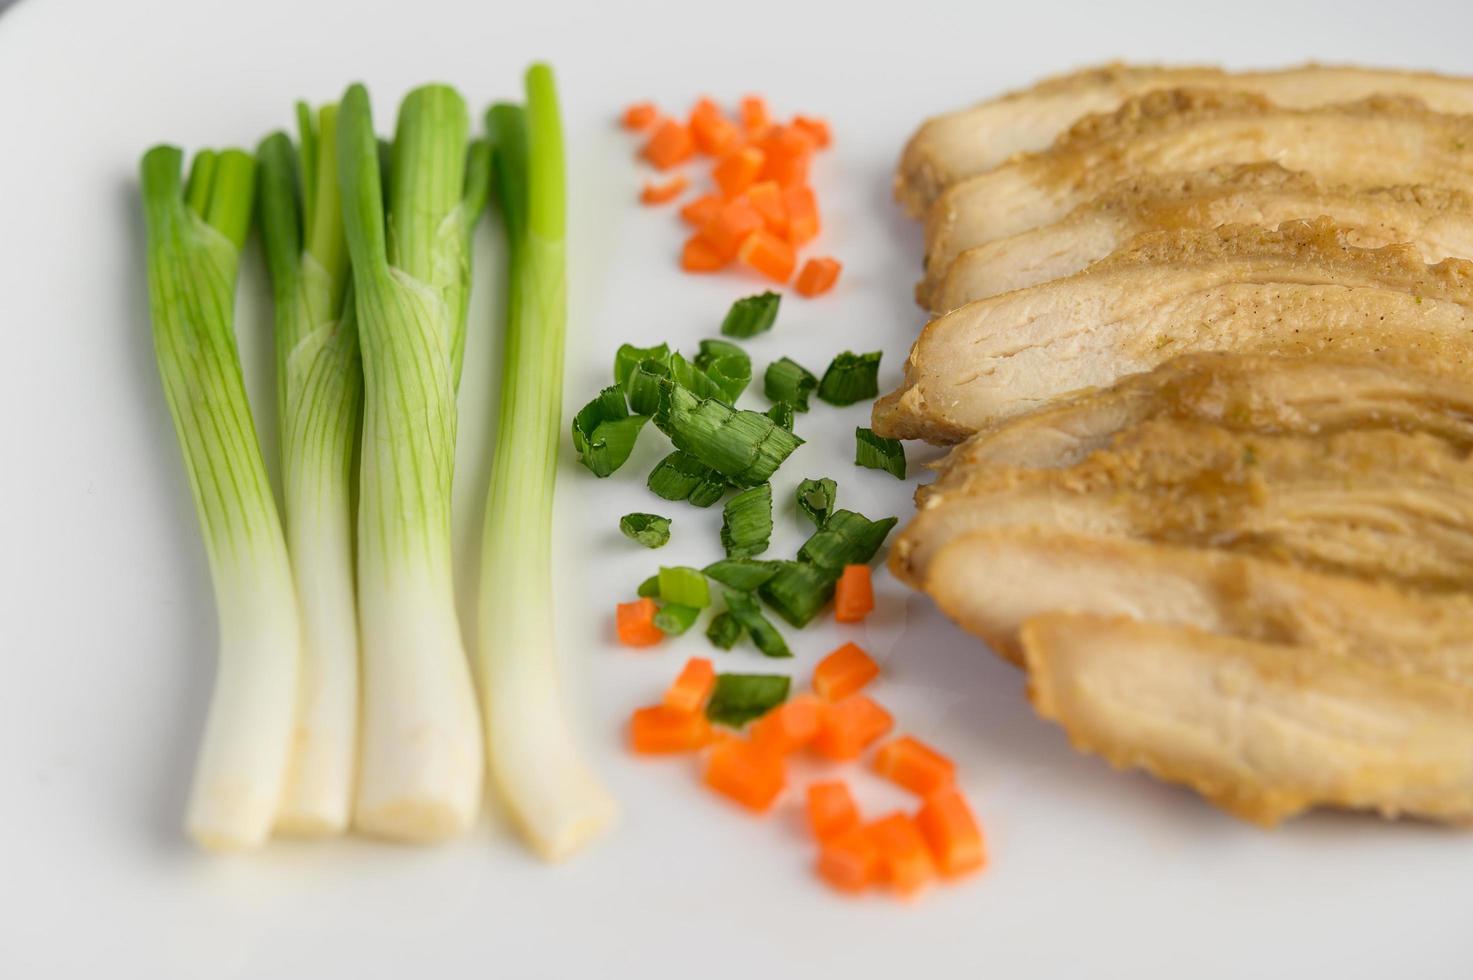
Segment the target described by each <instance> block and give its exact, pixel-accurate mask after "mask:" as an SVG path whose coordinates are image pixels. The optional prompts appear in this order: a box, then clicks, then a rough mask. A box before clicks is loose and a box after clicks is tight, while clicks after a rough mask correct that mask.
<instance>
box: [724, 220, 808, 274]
mask: <svg viewBox="0 0 1473 980" xmlns="http://www.w3.org/2000/svg"><path fill="white" fill-rule="evenodd" d="M759 220H760V219H759ZM737 258H739V259H741V260H742V262H743V263H744V264H745V265H747V266H750V267H751V268H752V269H755V270H756V271H757V272H759V273H761V274H762V275H764V276H766V277H767V278H769V279H771V280H772V281H773V282H787V281H788V280H789V279H791V278H793V268H794V267H795V266H796V265H797V264H798V255H797V253H796V252H794V251H793V246H792V245H789V244H788V243H787V242H785V241H783V240H782V239H781V238H778V237H777V236H776V235H774V234H773V233H772V232H770V231H765V230H763V229H760V228H759V229H758V230H757V231H754V232H752V233H751V234H750V235H748V236H747V237H746V239H745V240H743V241H742V244H741V247H739V248H738V249H737Z"/></svg>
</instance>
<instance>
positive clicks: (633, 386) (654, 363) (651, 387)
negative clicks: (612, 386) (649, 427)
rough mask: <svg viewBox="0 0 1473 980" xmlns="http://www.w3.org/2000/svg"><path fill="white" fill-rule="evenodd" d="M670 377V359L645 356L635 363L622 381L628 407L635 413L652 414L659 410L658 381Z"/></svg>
mask: <svg viewBox="0 0 1473 980" xmlns="http://www.w3.org/2000/svg"><path fill="white" fill-rule="evenodd" d="M668 377H670V361H669V358H668V357H667V358H666V359H665V360H663V361H661V360H658V359H656V358H653V357H647V358H645V359H644V360H642V361H640V362H639V363H638V364H636V365H635V366H634V368H633V370H632V371H631V373H630V375H629V379H628V380H627V381H626V382H625V383H624V390H625V391H626V392H628V394H629V407H630V408H631V409H633V411H634V412H635V414H637V415H650V416H653V415H654V414H655V413H656V412H658V411H659V410H660V398H661V397H662V395H661V390H662V389H661V387H660V382H661V381H663V380H664V379H665V378H668Z"/></svg>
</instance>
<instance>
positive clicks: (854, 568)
mask: <svg viewBox="0 0 1473 980" xmlns="http://www.w3.org/2000/svg"><path fill="white" fill-rule="evenodd" d="M816 262H833V259H809V260H808V263H807V264H806V265H804V266H803V271H802V272H800V273H798V292H800V293H803V280H804V279H805V278H806V277H808V276H809V270H810V269H812V268H813V265H814V263H816ZM838 264H839V263H837V262H834V265H835V266H837V265H838ZM835 275H838V273H837V272H835ZM803 295H805V296H808V295H811V294H809V293H803ZM874 608H875V587H874V583H873V582H872V581H871V580H870V570H869V566H868V565H845V566H844V571H843V573H842V574H840V575H839V584H838V585H837V586H835V588H834V618H835V619H836V620H838V621H839V622H841V623H860V622H863V621H864V617H866V616H868V615H869V614H870V613H871V612H873V611H874Z"/></svg>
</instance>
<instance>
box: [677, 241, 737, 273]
mask: <svg viewBox="0 0 1473 980" xmlns="http://www.w3.org/2000/svg"><path fill="white" fill-rule="evenodd" d="M726 261H727V260H726V259H724V258H722V257H721V255H720V253H718V252H717V251H716V249H715V247H714V246H713V245H712V244H711V243H710V242H708V241H706V239H704V238H702V237H701V236H700V235H694V236H692V237H690V238H688V239H686V242H685V247H684V248H682V249H681V251H680V267H681V268H682V269H684V270H685V271H686V272H716V271H717V270H719V269H720V268H722V267H723V266H725V265H726Z"/></svg>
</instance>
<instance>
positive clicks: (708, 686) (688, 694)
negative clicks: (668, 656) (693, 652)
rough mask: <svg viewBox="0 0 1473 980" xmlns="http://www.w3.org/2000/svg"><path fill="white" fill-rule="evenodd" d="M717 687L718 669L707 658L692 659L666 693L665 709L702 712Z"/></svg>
mask: <svg viewBox="0 0 1473 980" xmlns="http://www.w3.org/2000/svg"><path fill="white" fill-rule="evenodd" d="M715 686H716V668H715V667H713V666H712V665H711V661H709V660H707V659H706V658H705V657H691V658H690V659H689V660H687V661H686V662H685V668H684V669H683V670H681V672H680V676H678V677H676V678H675V682H674V683H673V684H671V685H670V689H669V690H668V691H666V692H665V699H664V700H665V707H667V708H674V709H675V710H676V711H701V710H704V709H705V707H706V699H707V698H709V697H710V696H711V690H712V688H714V687H715Z"/></svg>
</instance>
